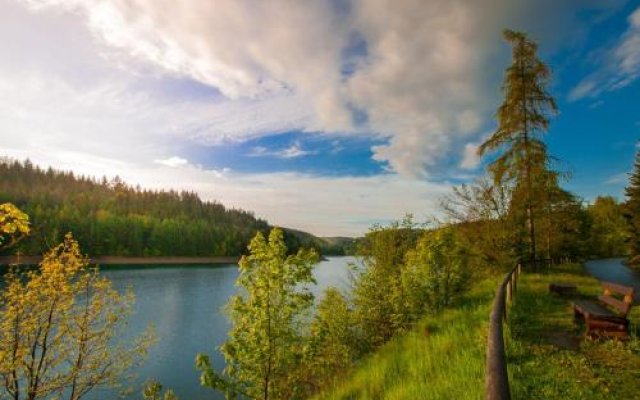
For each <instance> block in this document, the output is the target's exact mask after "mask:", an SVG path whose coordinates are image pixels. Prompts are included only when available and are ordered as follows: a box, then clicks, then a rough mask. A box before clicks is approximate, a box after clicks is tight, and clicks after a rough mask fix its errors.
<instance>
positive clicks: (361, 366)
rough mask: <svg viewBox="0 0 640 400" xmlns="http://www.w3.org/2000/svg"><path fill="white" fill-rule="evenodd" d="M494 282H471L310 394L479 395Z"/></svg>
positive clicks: (329, 396) (325, 398)
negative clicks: (447, 304) (438, 309)
mask: <svg viewBox="0 0 640 400" xmlns="http://www.w3.org/2000/svg"><path fill="white" fill-rule="evenodd" d="M496 284H497V281H496V280H495V279H486V280H482V281H479V282H477V283H475V284H474V286H473V288H472V289H471V290H470V291H469V292H467V293H466V294H465V295H464V296H462V297H461V298H459V299H457V300H455V301H454V303H453V304H452V305H451V307H449V308H446V309H444V310H442V312H440V313H437V314H428V315H426V316H423V317H422V318H421V319H420V321H419V322H418V323H417V324H415V325H414V327H413V328H412V329H410V330H409V331H407V332H406V333H404V334H402V335H397V336H396V337H395V338H393V339H392V340H391V341H390V342H388V343H387V344H385V345H384V346H382V347H381V348H380V349H379V350H378V351H376V352H375V353H372V354H370V355H368V356H367V357H365V358H364V359H362V360H360V361H359V362H358V363H357V364H356V366H355V367H354V369H353V370H352V371H351V373H349V374H348V375H346V376H344V377H343V378H342V379H339V380H338V382H335V383H333V384H332V385H330V386H328V387H326V388H325V390H324V391H322V392H321V393H320V394H319V395H317V396H316V397H314V398H316V399H323V400H329V399H331V400H338V399H341V400H342V399H344V400H348V399H394V400H399V399H407V400H413V399H426V400H429V399H432V400H439V399H460V400H465V399H468V400H471V399H479V398H482V396H483V389H484V361H485V350H486V325H487V321H488V315H489V312H490V309H491V302H492V300H493V296H494V294H495V288H496Z"/></svg>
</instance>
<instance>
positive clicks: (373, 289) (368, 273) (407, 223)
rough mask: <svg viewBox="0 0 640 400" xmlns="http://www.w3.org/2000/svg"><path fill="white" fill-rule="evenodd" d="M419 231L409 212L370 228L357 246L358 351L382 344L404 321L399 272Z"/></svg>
mask: <svg viewBox="0 0 640 400" xmlns="http://www.w3.org/2000/svg"><path fill="white" fill-rule="evenodd" d="M418 235H419V231H418V230H417V229H416V226H415V224H414V223H413V221H412V218H411V216H410V215H409V216H407V217H406V218H405V219H404V220H403V221H402V222H395V223H393V224H392V225H391V226H388V227H380V226H376V227H374V228H372V229H371V231H370V232H369V233H367V235H366V237H365V238H364V241H363V242H362V243H361V244H360V246H359V249H358V253H359V255H360V257H361V258H362V268H361V269H360V270H357V271H356V274H355V279H354V282H353V305H354V314H355V319H356V321H357V324H358V326H359V327H360V329H361V331H362V334H363V335H362V338H361V342H360V347H361V349H360V352H367V351H370V350H372V349H374V348H376V347H378V346H380V345H382V344H384V343H385V342H387V341H388V340H389V339H391V337H393V335H395V334H396V332H398V330H400V329H402V328H403V327H404V326H405V325H406V321H405V315H403V314H402V310H401V304H402V303H403V302H404V298H405V297H406V296H407V293H405V292H404V291H403V287H402V285H401V272H402V265H403V263H404V257H405V255H406V254H407V251H409V250H410V249H412V248H413V246H414V245H415V243H416V239H417V237H418Z"/></svg>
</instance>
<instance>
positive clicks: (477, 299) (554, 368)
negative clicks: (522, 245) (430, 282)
mask: <svg viewBox="0 0 640 400" xmlns="http://www.w3.org/2000/svg"><path fill="white" fill-rule="evenodd" d="M550 282H572V283H575V284H576V285H577V286H578V290H579V292H580V293H581V295H583V296H584V295H586V296H594V297H595V296H596V295H598V294H599V293H600V291H601V286H600V284H599V282H598V281H597V280H596V279H594V278H591V277H590V276H588V275H586V274H584V273H583V272H582V266H580V265H565V266H560V267H556V268H554V270H553V271H552V272H551V273H547V274H529V273H526V272H525V273H524V274H523V275H522V278H521V280H520V283H519V285H518V292H517V298H516V302H515V303H514V304H513V306H512V307H511V309H510V312H509V320H508V324H507V325H506V339H505V340H506V344H507V354H508V368H509V379H510V384H511V391H512V395H513V398H514V399H618V398H619V399H640V340H639V339H638V338H637V337H636V333H635V331H636V330H637V329H638V328H637V327H638V326H639V325H640V306H635V307H634V308H633V309H632V312H631V314H630V319H631V321H632V333H633V336H632V338H631V339H630V340H628V341H626V342H624V343H623V342H619V341H615V340H604V341H594V340H584V339H583V338H582V330H581V327H578V326H576V325H574V323H573V311H572V309H571V306H570V303H569V301H568V300H567V299H564V298H561V297H557V296H555V295H551V294H549V291H548V285H549V283H550ZM497 283H498V281H497V280H484V281H482V282H480V283H478V284H477V285H476V286H475V287H474V288H473V290H472V291H471V292H470V293H469V294H468V295H467V296H465V297H464V298H463V299H461V300H460V301H459V302H458V303H457V304H455V305H454V307H452V308H451V309H448V310H445V311H443V312H442V313H441V314H439V315H436V316H428V317H425V318H424V319H423V320H422V321H421V322H420V323H419V324H418V326H416V327H415V328H414V329H413V330H411V331H410V332H407V333H406V334H404V335H400V336H398V337H396V338H395V339H394V340H392V341H391V342H389V343H388V344H387V345H385V346H383V347H382V348H381V349H380V350H379V351H377V352H376V353H375V354H372V355H371V356H369V357H367V358H365V359H364V360H362V361H361V362H360V363H359V364H358V365H357V366H355V368H354V370H353V371H352V373H351V374H350V375H349V376H347V378H346V379H343V380H340V381H339V382H337V383H336V384H335V385H334V386H333V387H330V388H327V389H326V390H325V391H324V392H323V393H321V394H320V395H319V396H317V399H318V400H321V399H322V400H337V399H393V400H396V399H427V400H428V399H462V400H464V399H481V398H483V397H484V393H483V391H484V363H485V346H486V334H487V325H488V321H489V312H490V308H491V302H492V300H493V296H494V294H495V289H496V285H497Z"/></svg>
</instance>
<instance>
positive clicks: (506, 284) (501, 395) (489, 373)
mask: <svg viewBox="0 0 640 400" xmlns="http://www.w3.org/2000/svg"><path fill="white" fill-rule="evenodd" d="M521 271H522V264H521V263H518V264H516V266H515V267H513V268H512V269H511V271H509V273H507V275H505V277H504V279H503V281H502V283H501V284H500V285H499V286H498V290H497V291H496V296H495V297H494V299H493V306H492V308H491V318H490V320H489V335H488V338H487V361H486V369H485V399H486V400H510V399H511V391H510V389H509V376H508V374H507V357H506V352H505V349H504V336H503V332H502V325H503V323H504V322H505V321H506V319H507V301H508V302H509V303H511V302H512V301H513V296H514V294H515V292H516V290H517V283H518V277H519V276H520V273H521Z"/></svg>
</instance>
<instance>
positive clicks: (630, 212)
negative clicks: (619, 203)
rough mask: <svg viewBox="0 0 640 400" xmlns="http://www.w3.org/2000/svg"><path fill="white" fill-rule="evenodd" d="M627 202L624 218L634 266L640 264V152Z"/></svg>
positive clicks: (630, 256)
mask: <svg viewBox="0 0 640 400" xmlns="http://www.w3.org/2000/svg"><path fill="white" fill-rule="evenodd" d="M625 195H626V197H627V202H626V204H625V206H624V217H625V218H626V220H627V229H628V253H629V258H630V260H631V262H632V263H633V264H636V265H637V264H640V152H638V153H637V154H636V159H635V163H634V167H633V173H632V174H631V175H630V176H629V184H628V185H627V187H626V188H625Z"/></svg>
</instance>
